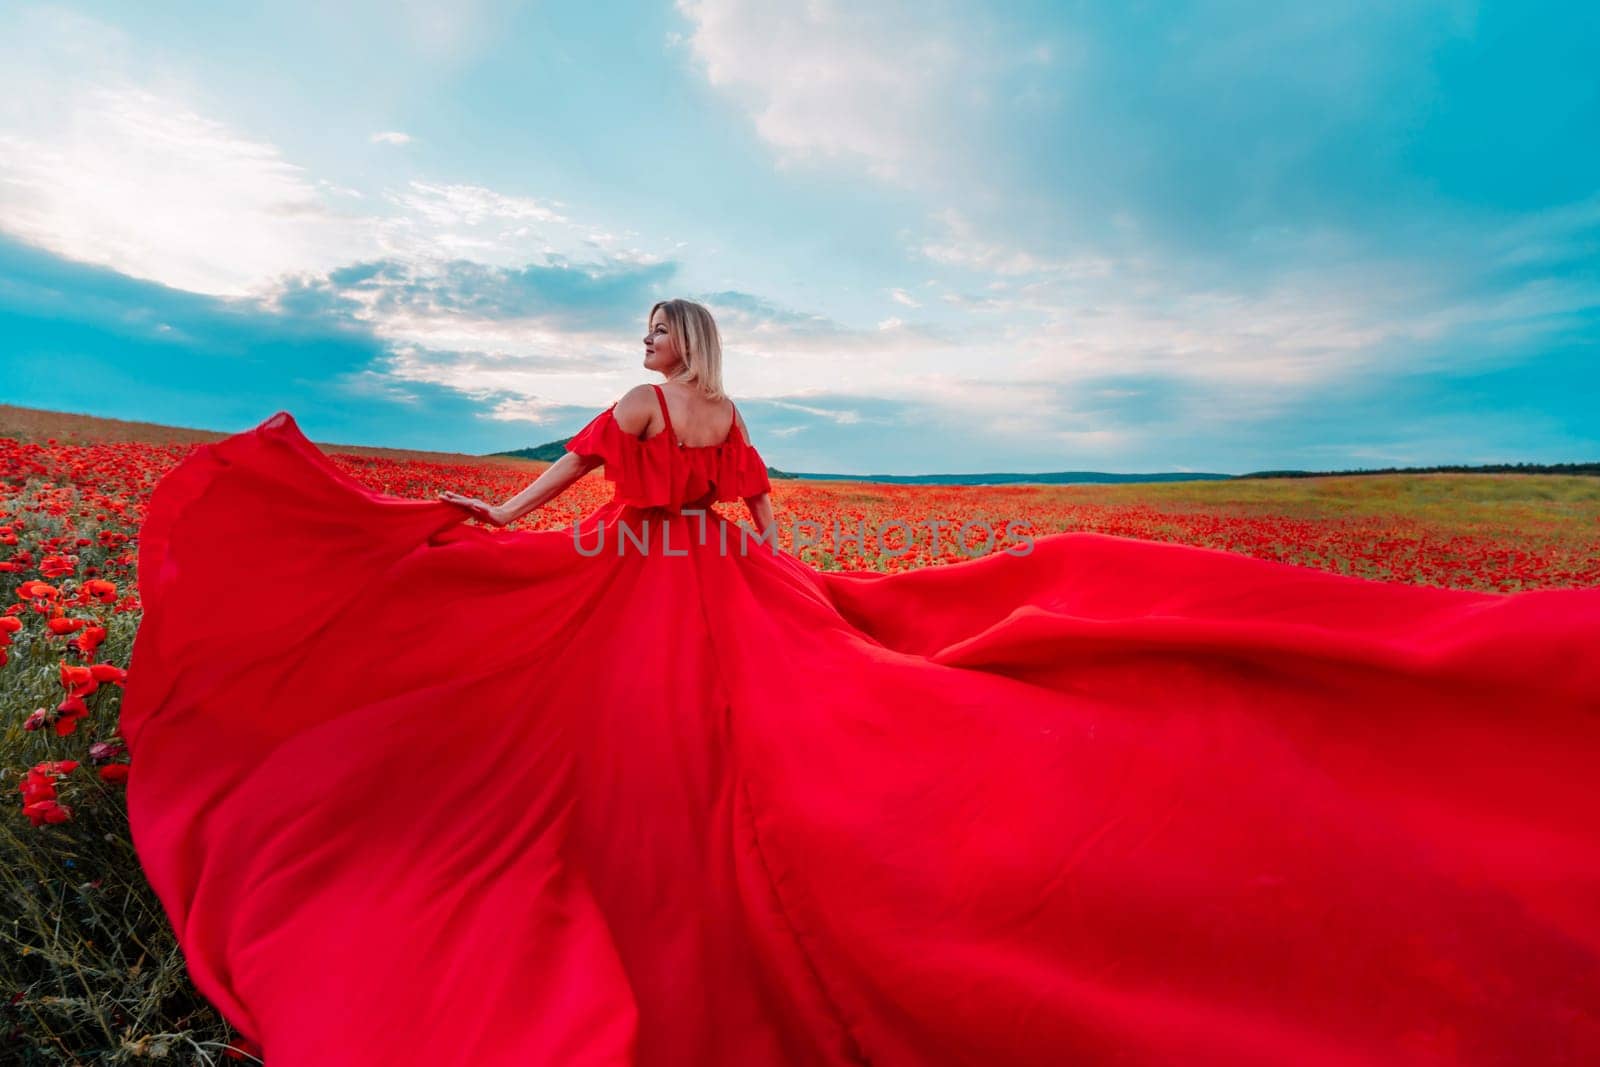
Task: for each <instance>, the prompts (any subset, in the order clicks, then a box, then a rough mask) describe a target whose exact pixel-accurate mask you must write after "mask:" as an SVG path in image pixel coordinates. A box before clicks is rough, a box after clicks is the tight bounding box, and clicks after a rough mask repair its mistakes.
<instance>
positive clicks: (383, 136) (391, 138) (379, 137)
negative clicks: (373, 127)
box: [367, 130, 411, 145]
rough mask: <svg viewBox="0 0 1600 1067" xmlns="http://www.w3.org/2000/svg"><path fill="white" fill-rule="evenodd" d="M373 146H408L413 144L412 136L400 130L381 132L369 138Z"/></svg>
mask: <svg viewBox="0 0 1600 1067" xmlns="http://www.w3.org/2000/svg"><path fill="white" fill-rule="evenodd" d="M367 140H369V141H371V142H372V143H373V144H395V145H407V144H410V143H411V135H410V134H409V133H403V132H401V131H400V130H380V131H379V132H377V133H374V134H373V135H372V136H370V137H368V138H367Z"/></svg>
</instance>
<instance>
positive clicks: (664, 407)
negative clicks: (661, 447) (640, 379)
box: [650, 385, 683, 448]
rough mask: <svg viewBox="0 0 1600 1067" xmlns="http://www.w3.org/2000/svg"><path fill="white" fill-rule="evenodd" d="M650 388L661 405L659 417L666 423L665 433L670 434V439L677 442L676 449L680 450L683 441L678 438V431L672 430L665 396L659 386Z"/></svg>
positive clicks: (670, 415)
mask: <svg viewBox="0 0 1600 1067" xmlns="http://www.w3.org/2000/svg"><path fill="white" fill-rule="evenodd" d="M650 388H652V389H654V390H655V391H656V400H657V401H659V402H660V404H661V417H662V418H663V419H665V420H666V421H667V429H666V432H667V433H670V434H671V435H672V439H673V440H674V441H677V442H678V447H679V448H682V447H683V439H682V438H681V437H679V436H678V431H677V430H675V429H673V428H672V413H671V412H669V411H668V410H667V394H666V393H663V392H662V391H661V386H659V385H651V386H650Z"/></svg>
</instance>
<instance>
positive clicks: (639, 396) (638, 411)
mask: <svg viewBox="0 0 1600 1067" xmlns="http://www.w3.org/2000/svg"><path fill="white" fill-rule="evenodd" d="M656 410H657V405H656V391H655V387H654V386H651V385H649V384H648V383H646V384H643V385H636V386H634V387H633V388H632V389H629V390H628V391H627V392H626V393H623V394H622V396H621V398H620V399H618V400H617V403H616V409H615V410H614V411H612V413H611V417H612V418H613V419H615V420H616V422H617V425H618V426H620V427H621V428H622V429H624V430H626V431H627V432H628V433H631V434H640V433H643V432H644V431H645V430H647V429H649V428H650V423H651V422H652V420H654V418H655V414H656Z"/></svg>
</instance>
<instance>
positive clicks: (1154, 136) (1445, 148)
mask: <svg viewBox="0 0 1600 1067" xmlns="http://www.w3.org/2000/svg"><path fill="white" fill-rule="evenodd" d="M1322 8H1330V10H1322ZM1331 9H1337V10H1331ZM1596 55H1600V14H1597V13H1596V9H1595V8H1594V6H1593V5H1589V4H1579V3H1565V4H1554V3H1538V2H1534V3H1527V2H1522V3H1427V4H1416V3H1405V2H1384V3H1346V4H1338V5H1285V4H1281V3H1226V4H1223V3H1187V4H1185V3H1162V4H1141V3H1129V4H1086V3H1084V4H1080V3H1062V2H1052V3H1018V2H1008V3H1004V4H1000V3H992V4H987V5H980V4H958V3H948V2H944V0H934V2H924V3H919V4H910V3H874V2H867V0H861V2H856V3H844V2H825V0H813V2H809V3H806V4H773V3H767V2H757V0H749V2H746V0H693V2H691V0H679V2H677V3H675V4H674V3H671V2H662V3H634V4H623V3H604V2H601V3H588V4H584V5H575V4H555V3H535V4H513V3H507V2H501V0H453V2H450V3H444V2H436V0H398V2H386V3H376V2H345V3H337V4H328V3H315V4H302V3H294V2H280V3H276V4H272V5H248V6H244V5H221V4H204V3H177V2H169V3H154V4H141V5H130V4H124V3H77V4H48V5H35V4H27V3H10V4H6V5H4V6H0V383H3V386H0V398H3V399H4V400H5V401H7V402H11V403H18V404H24V405H29V406H37V407H46V408H54V409H59V410H64V411H78V412H86V413H90V414H97V415H106V416H112V417H117V418H132V419H147V420H152V421H158V422H168V423H175V424H180V425H190V426H200V427H205V428H210V429H218V430H230V431H231V430H240V429H245V428H248V427H249V426H252V425H254V424H255V423H256V422H259V421H260V420H261V419H263V418H265V417H267V416H268V415H270V414H272V413H273V412H274V411H277V410H279V409H286V410H288V411H290V412H291V413H293V414H294V415H295V417H296V418H297V420H298V421H299V422H300V424H301V426H302V428H303V429H305V431H306V432H307V433H308V434H309V435H310V436H311V437H312V438H313V439H315V440H319V441H325V442H339V443H362V444H380V445H393V446H400V447H413V448H428V449H442V450H449V451H461V452H488V451H494V450H499V449H506V448H515V447H521V446H524V445H530V444H538V443H542V442H545V441H550V440H555V439H560V438H565V437H567V436H570V435H571V434H572V433H574V432H575V431H576V430H577V429H578V428H579V427H580V426H582V425H583V423H584V422H586V421H587V420H588V419H589V418H590V417H591V416H592V415H593V414H594V412H595V411H597V410H599V409H600V408H602V407H604V406H605V405H607V404H609V403H611V402H612V401H613V400H615V399H616V398H617V397H618V396H619V395H621V394H622V393H623V392H624V391H626V390H627V389H628V388H629V387H630V386H632V385H634V384H637V383H639V382H641V381H650V380H659V379H656V378H655V376H653V375H652V374H651V373H650V372H648V371H645V370H644V369H643V368H642V367H641V366H640V359H641V356H642V349H641V343H640V342H641V338H642V337H643V333H644V322H645V317H646V314H647V313H648V310H649V307H650V305H651V304H652V303H653V302H654V301H655V300H657V299H661V298H664V297H670V296H685V297H688V298H690V299H695V300H700V301H701V302H703V303H706V304H707V305H708V306H710V307H711V308H712V310H713V312H714V313H715V314H716V315H717V319H718V322H719V325H720V326H721V329H722V333H723V340H724V346H725V359H726V370H725V378H726V384H727V386H728V388H729V390H730V391H731V392H732V393H733V394H734V396H735V397H736V398H737V399H738V400H739V403H740V408H741V410H742V411H743V412H744V414H745V417H746V420H747V421H748V423H749V425H750V428H751V433H752V436H753V438H754V440H755V442H756V444H757V446H758V447H759V448H760V449H761V451H762V454H763V455H764V456H765V457H766V459H767V461H768V462H769V463H771V464H773V465H774V466H777V467H780V468H786V469H791V470H820V471H836V472H841V473H857V474H860V473H896V474H910V473H924V472H973V471H992V470H1006V471H1047V470H1078V469H1092V470H1109V471H1126V472H1148V471H1159V470H1202V471H1220V472H1229V473H1240V472H1243V471H1248V470H1257V469H1263V468H1281V467H1305V468H1319V469H1322V468H1341V467H1356V466H1384V465H1391V464H1396V465H1413V464H1431V463H1443V462H1465V463H1479V462H1496V461H1530V462H1539V461H1543V462H1559V461H1571V460H1588V461H1592V460H1595V459H1600V75H1597V73H1596V67H1597V65H1596V64H1595V63H1594V61H1593V60H1594V56H1596Z"/></svg>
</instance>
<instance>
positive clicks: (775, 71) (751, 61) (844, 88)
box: [677, 0, 975, 184]
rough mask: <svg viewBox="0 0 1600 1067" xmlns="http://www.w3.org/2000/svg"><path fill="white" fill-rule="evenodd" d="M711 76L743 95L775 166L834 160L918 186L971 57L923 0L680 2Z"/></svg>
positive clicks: (694, 44)
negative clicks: (914, 2)
mask: <svg viewBox="0 0 1600 1067" xmlns="http://www.w3.org/2000/svg"><path fill="white" fill-rule="evenodd" d="M677 6H678V10H679V11H680V12H681V13H682V14H683V15H684V16H685V17H686V18H687V19H688V20H689V21H690V22H691V23H692V25H693V31H692V32H691V33H690V34H689V36H688V44H689V47H690V49H691V50H692V52H693V55H694V57H695V59H696V60H697V61H698V62H699V63H700V64H701V66H702V68H703V69H704V72H705V76H706V78H707V80H708V81H709V82H710V83H711V84H712V85H713V86H716V87H718V88H721V89H724V90H726V91H728V92H729V93H731V94H733V95H734V96H735V97H736V98H737V99H739V100H740V101H741V102H742V103H743V104H744V106H745V107H746V109H747V110H748V111H749V113H750V115H751V118H752V119H753V120H754V122H755V127H756V130H757V132H758V133H759V134H760V135H761V137H762V138H763V139H764V140H766V141H767V142H768V143H769V144H771V145H772V146H773V147H774V148H775V149H776V150H777V152H778V161H779V164H780V165H784V166H787V165H791V164H793V163H796V162H799V161H802V160H807V159H811V158H816V157H820V158H825V159H826V158H839V159H845V160H848V161H853V162H858V163H860V164H862V165H864V166H865V167H866V168H867V169H868V171H870V172H871V173H872V174H873V175H875V176H877V177H879V178H881V179H883V180H886V181H891V182H896V183H903V184H916V183H917V182H919V181H920V180H921V176H922V175H924V174H925V172H924V171H923V170H922V168H921V167H919V166H918V164H919V163H920V162H921V161H922V160H924V159H925V158H926V156H927V150H928V147H929V146H930V145H931V144H934V143H936V142H934V141H933V140H930V139H929V137H928V135H929V134H930V133H932V132H933V130H934V128H935V126H936V125H937V123H938V122H939V121H940V120H941V116H942V112H943V111H944V109H945V107H946V106H948V103H949V97H950V95H951V88H952V87H953V86H955V85H958V84H959V83H960V82H961V80H962V79H961V78H960V76H959V74H960V72H961V71H962V70H963V69H965V68H966V67H967V66H968V65H969V64H970V63H971V62H972V61H973V59H974V56H975V52H974V49H973V47H972V45H971V43H970V42H964V41H962V40H960V39H959V38H958V37H956V36H955V35H954V34H952V33H951V32H950V29H949V27H947V26H945V25H943V24H941V23H940V22H939V20H937V19H936V18H934V17H931V16H932V11H931V9H929V8H927V7H926V6H911V5H907V4H902V3H898V2H895V3H879V4H847V3H843V2H840V0H810V2H808V3H804V4H773V3H764V2H756V0H678V5H677Z"/></svg>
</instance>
